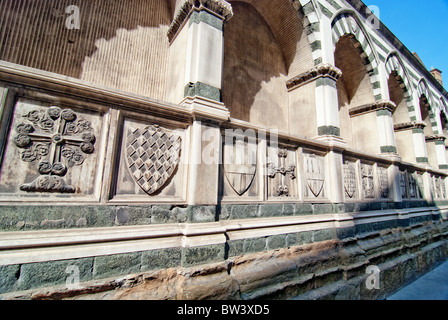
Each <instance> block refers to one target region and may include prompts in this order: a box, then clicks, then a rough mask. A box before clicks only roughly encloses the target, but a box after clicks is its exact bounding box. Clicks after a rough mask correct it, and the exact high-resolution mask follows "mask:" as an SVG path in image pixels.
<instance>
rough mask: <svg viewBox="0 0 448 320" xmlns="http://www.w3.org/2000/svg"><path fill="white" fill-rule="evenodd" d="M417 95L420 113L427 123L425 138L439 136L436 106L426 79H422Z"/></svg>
mask: <svg viewBox="0 0 448 320" xmlns="http://www.w3.org/2000/svg"><path fill="white" fill-rule="evenodd" d="M417 94H418V97H419V99H420V111H421V112H422V120H423V122H425V124H426V127H425V136H430V135H434V134H439V129H438V127H437V121H436V117H435V105H434V102H433V101H432V96H431V92H430V91H429V88H428V84H427V83H426V80H425V79H421V80H420V81H419V83H418V86H417Z"/></svg>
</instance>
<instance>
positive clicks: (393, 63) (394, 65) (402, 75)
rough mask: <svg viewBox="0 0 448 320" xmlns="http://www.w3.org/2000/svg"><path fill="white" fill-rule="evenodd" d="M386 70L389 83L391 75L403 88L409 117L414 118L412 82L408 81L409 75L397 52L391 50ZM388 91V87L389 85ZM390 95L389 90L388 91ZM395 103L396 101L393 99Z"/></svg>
mask: <svg viewBox="0 0 448 320" xmlns="http://www.w3.org/2000/svg"><path fill="white" fill-rule="evenodd" d="M385 67H386V72H387V75H388V77H389V83H390V82H391V81H392V79H391V77H394V78H395V79H396V80H397V82H398V84H399V86H400V87H401V89H402V90H403V91H402V92H403V99H404V100H405V101H406V106H407V109H408V113H409V119H416V118H417V116H416V112H415V110H416V108H415V105H414V100H413V98H412V93H413V89H412V84H411V81H410V77H409V75H408V71H407V70H406V68H405V66H404V64H403V61H402V60H401V57H400V56H399V55H398V54H397V52H392V53H390V54H389V56H388V57H387V59H386V64H385ZM389 91H390V87H389ZM389 93H390V95H392V93H391V92H389ZM394 102H395V103H396V101H394Z"/></svg>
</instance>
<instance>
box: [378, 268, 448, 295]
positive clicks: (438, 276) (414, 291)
mask: <svg viewBox="0 0 448 320" xmlns="http://www.w3.org/2000/svg"><path fill="white" fill-rule="evenodd" d="M387 300H448V261H447V262H445V263H443V264H442V265H440V266H439V267H438V268H436V269H434V270H433V271H431V272H429V273H427V274H426V275H424V276H423V277H421V278H419V279H418V280H416V281H415V282H413V283H411V284H410V285H408V286H407V287H404V288H403V289H401V290H400V291H398V292H397V293H395V294H394V295H392V296H390V297H389V298H388V299H387Z"/></svg>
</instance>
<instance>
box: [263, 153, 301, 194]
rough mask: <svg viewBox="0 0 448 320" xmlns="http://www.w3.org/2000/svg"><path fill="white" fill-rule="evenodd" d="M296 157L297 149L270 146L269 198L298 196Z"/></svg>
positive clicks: (268, 163)
mask: <svg viewBox="0 0 448 320" xmlns="http://www.w3.org/2000/svg"><path fill="white" fill-rule="evenodd" d="M296 157H297V152H296V150H293V149H290V148H286V147H281V146H280V147H277V146H276V147H272V146H270V147H269V148H268V160H267V166H266V174H267V189H268V198H269V199H277V200H278V199H288V198H289V199H291V198H297V197H298V186H297V182H298V180H297V159H296Z"/></svg>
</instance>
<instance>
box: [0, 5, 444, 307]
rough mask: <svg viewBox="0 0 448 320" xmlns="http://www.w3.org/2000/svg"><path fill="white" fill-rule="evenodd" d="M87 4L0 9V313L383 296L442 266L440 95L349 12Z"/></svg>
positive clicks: (407, 55)
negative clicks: (96, 303) (0, 303)
mask: <svg viewBox="0 0 448 320" xmlns="http://www.w3.org/2000/svg"><path fill="white" fill-rule="evenodd" d="M100 2H101V1H99V2H98V1H94V2H92V1H84V0H77V1H65V0H64V1H58V2H57V3H55V2H54V1H47V2H46V3H45V4H44V5H42V6H35V5H34V4H33V3H32V1H26V0H20V1H18V0H14V1H13V0H7V1H3V2H2V3H1V4H0V9H1V10H0V17H1V18H0V21H1V23H2V28H1V29H0V30H2V31H0V43H2V48H1V50H0V104H1V109H0V132H1V134H0V164H1V175H0V231H1V232H0V297H1V298H5V299H62V298H66V299H91V298H93V299H136V298H138V299H245V300H246V299H247V300H250V299H260V298H261V299H271V298H280V299H382V298H385V297H387V296H388V295H389V294H391V293H393V292H394V291H395V290H397V289H398V288H400V287H401V286H403V285H405V284H406V283H408V282H410V281H412V280H413V279H415V278H416V277H418V276H419V275H421V274H423V273H424V272H426V271H428V270H430V269H431V268H433V267H434V266H436V265H437V264H438V263H440V262H442V261H444V260H445V259H446V258H447V257H448V242H447V237H448V222H447V220H448V215H447V214H448V193H447V183H448V179H447V176H448V172H447V171H446V170H447V169H448V160H447V151H446V148H447V147H446V138H447V137H448V131H446V124H447V122H448V106H447V103H446V101H447V99H448V93H447V92H446V91H445V89H444V88H443V86H442V85H441V84H440V83H439V82H438V81H437V80H436V79H435V78H434V77H433V76H432V74H431V73H430V72H429V71H428V70H426V69H425V68H424V67H423V66H422V64H420V63H419V62H418V61H417V59H416V58H415V56H414V55H413V54H412V53H411V52H409V50H408V49H407V48H406V47H405V46H404V45H403V44H401V42H400V41H399V40H398V39H397V38H396V37H395V36H394V35H393V34H391V32H390V31H389V30H388V29H387V28H385V26H384V25H383V24H382V23H381V22H380V21H378V19H376V17H374V16H372V15H371V12H370V11H369V10H368V9H367V7H366V6H365V5H364V4H363V3H362V2H361V1H359V0H353V1H341V0H332V1H326V0H311V1H310V0H303V1H302V0H300V1H298V0H291V1H290V0H278V1H269V0H259V1H255V0H245V1H223V0H200V1H192V0H167V1H162V0H160V1H153V0H139V1H115V2H108V5H102V4H101V3H100ZM70 5H73V6H75V7H77V8H78V9H79V13H80V15H79V16H78V17H76V16H75V17H73V16H72V15H73V14H75V13H73V12H76V10H75V11H69V12H67V11H66V8H68V7H69V6H70ZM23 12H25V13H26V14H23ZM31 17H35V20H33V19H31ZM67 19H79V29H78V28H69V27H68V26H67ZM371 267H377V268H378V270H380V273H379V280H378V281H379V289H377V288H374V289H371V288H369V286H367V285H366V283H367V281H369V279H370V278H369V274H368V270H370V268H371ZM217 284H219V285H217Z"/></svg>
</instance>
